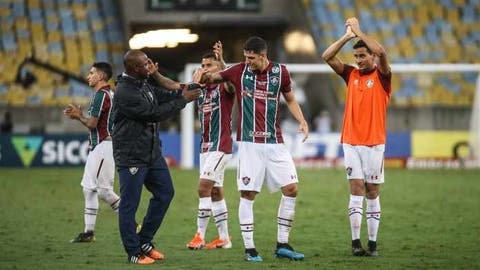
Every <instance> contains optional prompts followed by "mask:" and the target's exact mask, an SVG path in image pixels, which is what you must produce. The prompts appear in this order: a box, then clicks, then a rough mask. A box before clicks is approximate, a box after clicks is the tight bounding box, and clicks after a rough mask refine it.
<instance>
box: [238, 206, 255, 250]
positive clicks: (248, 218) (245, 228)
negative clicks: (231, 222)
mask: <svg viewBox="0 0 480 270" xmlns="http://www.w3.org/2000/svg"><path fill="white" fill-rule="evenodd" d="M238 219H239V221H240V231H241V232H242V238H243V244H244V245H245V248H247V249H248V248H255V243H254V242H253V229H254V224H253V201H250V200H247V199H244V198H240V204H239V206H238Z"/></svg>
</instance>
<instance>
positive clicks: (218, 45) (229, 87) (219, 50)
mask: <svg viewBox="0 0 480 270" xmlns="http://www.w3.org/2000/svg"><path fill="white" fill-rule="evenodd" d="M213 52H214V53H215V55H216V56H217V59H218V61H219V62H220V68H221V69H222V70H223V69H225V68H227V64H226V63H225V60H224V59H223V44H222V42H221V41H217V42H215V44H214V45H213ZM224 89H225V91H227V92H228V93H230V94H232V93H234V92H235V86H233V84H232V83H230V82H226V83H225V87H224Z"/></svg>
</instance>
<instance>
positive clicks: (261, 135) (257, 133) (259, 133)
mask: <svg viewBox="0 0 480 270" xmlns="http://www.w3.org/2000/svg"><path fill="white" fill-rule="evenodd" d="M248 135H250V137H259V138H268V137H270V136H271V135H272V133H271V132H265V131H253V130H251V131H250V132H249V133H248Z"/></svg>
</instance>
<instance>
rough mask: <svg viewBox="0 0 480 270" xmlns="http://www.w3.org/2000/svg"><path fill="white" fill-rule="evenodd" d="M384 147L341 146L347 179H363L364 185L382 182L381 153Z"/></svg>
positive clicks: (380, 145)
mask: <svg viewBox="0 0 480 270" xmlns="http://www.w3.org/2000/svg"><path fill="white" fill-rule="evenodd" d="M384 152H385V145H384V144H379V145H374V146H365V145H350V144H346V143H344V144H343V153H344V155H345V170H346V172H347V179H364V181H365V182H366V183H372V184H381V183H383V182H384V175H383V153H384Z"/></svg>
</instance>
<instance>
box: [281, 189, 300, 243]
mask: <svg viewBox="0 0 480 270" xmlns="http://www.w3.org/2000/svg"><path fill="white" fill-rule="evenodd" d="M295 199H296V198H295V197H287V196H285V195H283V194H282V198H281V199H280V205H279V206H278V214H277V221H278V228H277V242H278V243H288V237H289V235H290V230H291V228H292V222H293V218H294V216H295Z"/></svg>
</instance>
